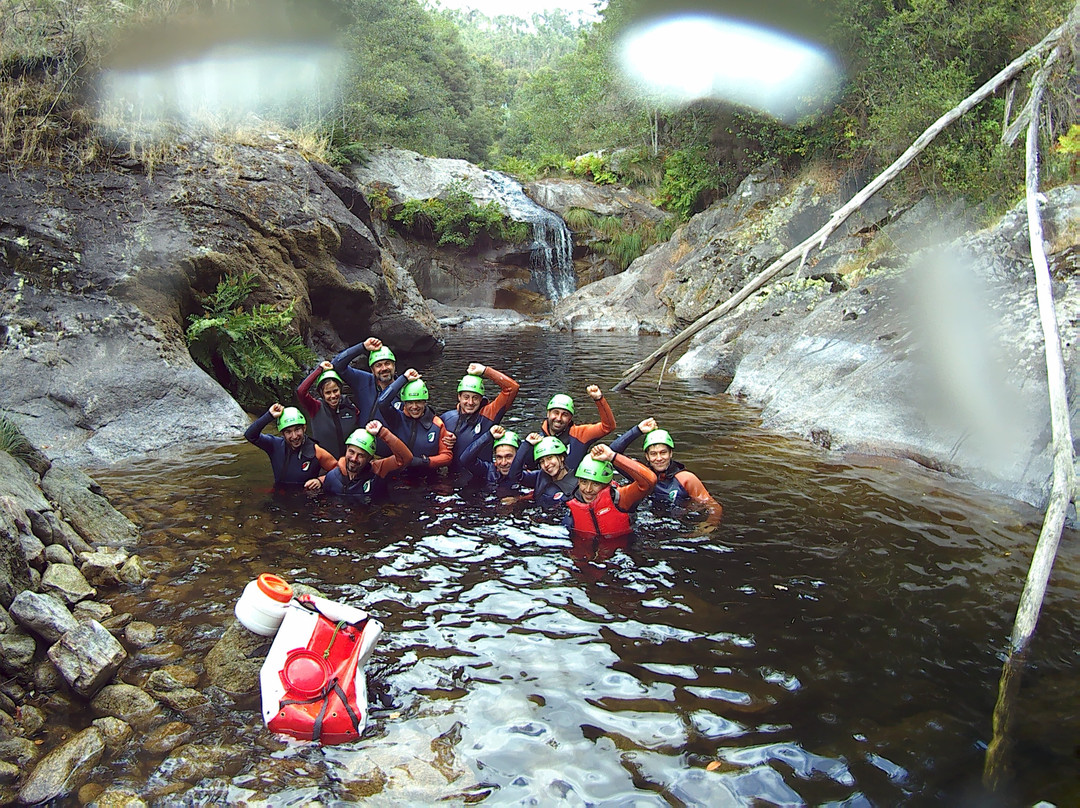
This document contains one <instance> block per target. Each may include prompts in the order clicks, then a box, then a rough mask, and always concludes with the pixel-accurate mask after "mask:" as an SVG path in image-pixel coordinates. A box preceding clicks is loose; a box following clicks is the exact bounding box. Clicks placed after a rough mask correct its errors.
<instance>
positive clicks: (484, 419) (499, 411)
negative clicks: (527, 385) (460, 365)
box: [442, 362, 521, 468]
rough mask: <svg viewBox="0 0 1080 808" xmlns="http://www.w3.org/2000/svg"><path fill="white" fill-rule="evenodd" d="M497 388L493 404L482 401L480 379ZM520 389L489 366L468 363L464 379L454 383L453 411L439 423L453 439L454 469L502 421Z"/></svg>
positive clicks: (461, 465) (481, 381) (481, 382)
mask: <svg viewBox="0 0 1080 808" xmlns="http://www.w3.org/2000/svg"><path fill="white" fill-rule="evenodd" d="M485 378H487V379H490V380H491V381H493V382H495V384H497V385H499V395H497V396H496V397H495V400H494V401H488V400H487V398H485V397H484V393H485V390H484V379H485ZM520 387H521V386H520V385H519V384H518V383H517V382H516V381H514V380H513V379H511V378H510V377H509V376H507V375H506V374H505V373H500V372H499V371H497V370H495V368H493V367H490V366H489V365H482V364H480V363H479V362H471V363H469V367H468V368H467V369H466V371H465V375H464V376H463V377H462V378H461V381H460V382H458V387H457V407H456V408H454V409H452V410H447V411H446V412H444V413H443V414H442V420H443V423H444V424H445V425H446V428H447V429H448V430H450V432H452V433H454V434H455V435H456V436H457V442H456V443H455V444H454V462H453V467H454V468H464V467H465V462H464V461H463V460H462V458H463V457H464V454H465V451H466V450H467V449H468V448H469V447H470V446H471V445H472V444H473V443H474V442H476V441H477V440H479V439H480V437H481V436H482V435H483V434H484V433H485V432H487V431H488V430H489V429H490V428H491V427H492V426H493V425H494V424H497V423H499V422H500V421H502V418H503V416H504V415H505V414H506V411H507V410H508V409H509V408H510V405H511V404H513V403H514V399H515V398H516V397H517V394H518V390H519V389H520Z"/></svg>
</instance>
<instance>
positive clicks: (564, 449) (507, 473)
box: [244, 337, 723, 541]
mask: <svg viewBox="0 0 1080 808" xmlns="http://www.w3.org/2000/svg"><path fill="white" fill-rule="evenodd" d="M365 351H366V352H367V354H368V357H367V359H368V368H369V370H368V371H364V370H360V369H358V368H354V367H352V364H351V363H352V362H353V360H354V359H356V358H358V357H359V356H360V355H361V354H362V353H364V352H365ZM396 369H397V368H396V357H395V356H394V353H393V352H392V351H391V350H390V349H389V348H388V347H387V346H385V345H384V344H383V343H382V341H381V340H379V339H378V338H376V337H369V338H368V339H366V340H364V341H363V342H362V343H358V344H357V345H354V346H352V347H351V348H348V349H347V350H345V351H342V352H341V353H339V354H338V355H337V356H335V357H334V358H333V360H331V361H328V362H323V363H321V364H320V365H319V366H318V367H316V368H315V370H313V371H312V372H311V373H310V374H309V375H308V376H307V378H305V379H304V380H303V382H301V383H300V386H299V387H298V388H297V391H296V392H297V397H298V399H299V403H300V408H297V407H283V406H282V405H281V404H280V403H275V404H273V405H272V406H271V407H270V408H269V409H268V410H267V411H266V412H265V413H264V414H263V415H262V416H260V417H259V418H257V419H256V420H255V421H254V422H252V424H251V425H250V426H249V427H248V429H247V430H246V431H245V433H244V436H245V437H246V438H247V439H248V440H249V441H251V442H252V443H254V444H255V445H256V446H258V447H259V448H260V449H262V450H263V451H265V452H266V453H267V454H268V455H269V457H270V464H271V467H272V468H273V472H274V482H275V484H276V485H282V486H303V487H304V488H307V489H309V490H322V491H324V492H326V493H329V494H335V495H340V496H343V497H348V498H350V499H353V500H354V501H358V502H362V503H371V502H378V501H381V500H383V499H385V498H386V497H387V495H388V493H389V484H388V481H389V480H390V478H391V477H392V476H393V475H406V476H408V477H412V478H421V479H423V478H431V477H433V476H435V475H438V474H439V473H440V471H439V470H440V469H442V468H443V467H447V468H449V469H450V470H451V471H452V472H455V473H456V472H461V473H466V472H467V473H468V474H470V475H471V476H472V477H473V478H476V479H478V480H480V481H482V482H484V483H486V484H488V485H489V486H490V487H491V488H492V489H494V490H495V491H496V492H498V493H500V494H502V495H503V502H504V503H507V504H510V503H514V502H519V501H532V502H533V503H535V504H536V505H537V506H539V507H540V508H543V509H545V510H548V511H556V512H557V513H558V514H559V515H560V516H561V520H562V522H563V524H564V525H566V527H567V528H569V529H570V530H571V535H572V536H574V537H576V539H582V538H587V539H592V540H599V539H603V540H616V541H617V540H620V539H624V538H625V537H628V536H629V534H630V532H631V530H632V518H633V514H634V511H635V510H636V509H637V507H638V505H639V504H641V503H642V502H645V501H646V500H649V501H651V503H652V505H653V508H654V509H656V508H663V509H669V508H671V507H686V506H688V505H689V506H692V507H695V508H700V509H702V510H704V511H705V520H706V524H707V525H709V526H714V525H716V524H718V523H719V521H720V518H721V514H722V513H723V509H722V507H721V506H720V503H718V502H717V501H716V500H715V499H713V497H712V496H710V494H709V492H708V491H707V490H706V488H705V486H704V485H703V484H702V482H701V480H700V479H698V477H697V476H696V475H694V474H693V473H692V472H689V471H687V470H686V468H685V467H684V466H683V465H682V464H681V463H678V462H677V461H675V460H674V458H673V452H674V449H675V442H674V441H673V440H672V437H671V435H670V433H668V432H667V431H666V430H663V429H660V428H659V427H658V425H657V423H656V421H655V420H654V419H652V418H646V419H645V420H643V421H642V422H641V423H639V424H637V425H636V426H634V427H633V428H631V429H630V430H628V431H627V432H625V433H623V434H622V435H620V436H619V437H617V438H616V439H615V440H614V441H612V442H611V443H610V444H604V443H598V441H599V440H600V439H601V438H603V437H605V436H607V435H609V434H610V433H611V432H613V431H614V429H615V426H616V424H615V416H614V414H613V413H612V411H611V407H610V406H609V404H608V402H607V400H606V399H605V398H604V394H603V392H602V391H601V390H600V388H599V387H597V386H596V385H589V386H588V387H587V388H586V393H587V394H588V395H589V397H590V398H591V399H592V400H593V403H594V404H595V405H596V409H597V411H598V412H599V415H600V420H599V421H598V422H596V423H586V424H579V423H576V422H575V420H574V417H575V414H576V410H575V405H574V400H573V398H571V397H570V396H569V395H567V394H565V393H558V394H556V395H554V396H552V397H551V399H550V400H549V401H548V404H547V415H546V417H545V418H544V421H543V422H542V423H541V424H540V427H539V429H538V430H537V431H535V432H531V433H529V434H527V435H526V436H525V437H524V438H522V437H520V436H519V435H518V434H517V433H515V432H513V431H511V430H508V429H506V428H504V427H503V426H502V425H501V424H500V421H502V419H503V416H504V415H505V414H506V411H507V410H508V409H509V407H510V405H511V404H512V403H513V402H514V399H515V398H516V397H517V394H518V390H519V389H520V386H519V385H518V383H517V382H516V381H514V380H513V379H512V378H510V377H509V376H507V375H506V374H505V373H502V372H500V371H498V370H496V369H495V368H492V367H490V366H487V365H482V364H480V363H478V362H473V363H471V364H470V365H469V366H468V368H467V369H466V373H465V375H464V376H463V377H462V378H461V381H460V382H458V386H457V406H456V407H455V408H454V409H452V410H448V411H446V412H444V413H443V414H442V415H437V414H436V413H435V411H434V410H433V409H432V407H431V405H430V403H429V401H430V394H429V391H428V388H427V385H426V384H425V382H424V380H423V378H422V377H421V375H420V373H418V372H417V371H416V370H415V369H413V368H409V369H408V370H406V371H405V372H404V373H402V374H401V375H396ZM485 379H487V380H490V381H491V382H493V383H494V384H496V385H497V386H498V388H499V393H498V395H497V396H496V397H495V398H494V399H493V400H489V399H488V398H487V391H486V389H485V385H484V380H485ZM346 385H347V386H348V387H349V388H350V390H351V391H352V398H350V397H349V396H348V395H346V394H345V389H344V388H345V386H346ZM312 390H314V391H315V395H313V394H312ZM271 421H275V422H276V426H277V429H278V433H279V434H278V435H277V436H273V435H264V434H263V430H264V429H265V428H266V427H267V426H268V425H269V424H270V422H271ZM643 436H644V453H645V462H644V463H641V462H639V461H637V460H633V459H631V458H630V457H628V456H627V455H626V454H625V452H626V451H627V449H628V448H629V447H630V446H631V445H632V444H633V443H634V442H635V441H637V440H638V439H639V438H641V437H643ZM616 472H619V473H620V474H622V475H623V476H625V477H626V479H627V480H628V481H629V482H627V483H626V484H623V485H620V484H617V483H616V482H615V473H616ZM526 491H527V493H522V492H526Z"/></svg>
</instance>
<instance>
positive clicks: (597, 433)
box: [570, 384, 616, 443]
mask: <svg viewBox="0 0 1080 808" xmlns="http://www.w3.org/2000/svg"><path fill="white" fill-rule="evenodd" d="M585 389H586V391H587V392H588V394H589V397H590V398H591V399H592V400H593V401H595V402H596V409H597V411H598V412H599V413H600V423H598V424H575V425H574V426H572V427H570V434H571V435H573V436H574V437H575V438H577V439H578V440H579V441H581V442H582V443H590V442H592V441H594V440H599V439H600V438H602V437H604V435H610V434H611V432H612V431H613V430H614V429H615V426H616V424H615V413H613V412H612V411H611V405H610V404H608V402H607V399H606V398H604V394H603V393H602V392H601V390H600V388H599V387H597V386H596V385H595V384H590V385H589V386H588V387H587V388H585Z"/></svg>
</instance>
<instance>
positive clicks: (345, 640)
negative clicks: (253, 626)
mask: <svg viewBox="0 0 1080 808" xmlns="http://www.w3.org/2000/svg"><path fill="white" fill-rule="evenodd" d="M381 632H382V626H380V625H379V623H378V622H377V621H376V620H373V619H371V618H369V617H368V616H367V614H366V613H365V612H363V611H361V610H360V609H356V608H353V607H351V606H348V605H346V604H341V603H334V602H333V601H327V600H324V599H323V598H315V597H310V596H306V595H305V596H301V597H300V598H298V599H296V600H294V601H292V602H291V603H290V604H289V608H288V609H287V610H286V612H285V619H284V620H283V621H282V623H281V628H280V629H278V633H277V636H276V637H275V638H274V643H273V645H272V646H271V647H270V652H269V653H268V654H267V656H266V662H264V663H263V667H262V672H261V674H260V679H261V683H262V697H263V705H262V706H263V720H264V721H265V722H266V726H267V728H268V729H269V730H270V731H271V732H280V733H282V734H284V735H291V736H292V737H294V738H298V739H300V740H304V741H318V742H319V743H322V744H337V743H347V742H348V741H355V740H356V739H357V738H359V737H360V734H361V733H362V732H363V731H364V725H365V723H366V722H367V680H366V678H365V676H364V669H363V665H364V663H365V662H366V661H367V659H368V657H370V656H371V652H372V650H373V649H374V645H375V640H376V639H377V638H378V636H379V634H380V633H381Z"/></svg>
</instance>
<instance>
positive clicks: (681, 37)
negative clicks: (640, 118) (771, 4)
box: [618, 14, 842, 122]
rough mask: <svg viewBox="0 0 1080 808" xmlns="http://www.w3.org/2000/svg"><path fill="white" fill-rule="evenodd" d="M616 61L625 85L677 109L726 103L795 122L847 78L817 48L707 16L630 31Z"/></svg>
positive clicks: (644, 25)
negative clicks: (699, 103)
mask: <svg viewBox="0 0 1080 808" xmlns="http://www.w3.org/2000/svg"><path fill="white" fill-rule="evenodd" d="M618 58H619V64H620V67H621V69H622V71H623V75H624V76H625V78H626V80H627V81H629V82H630V84H631V85H632V86H633V87H634V88H635V90H636V91H637V92H639V93H640V94H642V95H643V96H646V97H649V98H653V99H655V100H658V101H664V102H668V103H675V104H684V103H689V102H691V101H697V100H701V99H713V100H721V101H728V102H730V103H733V104H741V105H745V106H749V107H753V108H754V109H757V110H759V111H762V112H765V113H767V114H769V115H772V116H774V117H776V118H779V119H781V120H784V121H789V122H790V121H794V120H796V119H797V118H799V117H800V116H802V115H805V114H809V113H810V112H813V111H815V110H816V109H819V108H820V107H821V106H822V105H824V104H825V103H826V102H827V100H828V98H829V96H830V95H831V94H832V93H833V91H834V90H835V89H836V88H837V87H838V86H839V84H840V81H841V78H842V76H841V71H840V69H839V68H838V66H837V65H836V62H835V61H834V59H833V58H832V56H831V55H830V54H829V53H828V51H826V50H825V49H823V48H821V47H819V46H816V45H813V44H811V43H809V42H807V41H805V40H801V39H798V38H796V37H794V36H790V35H788V34H784V33H782V32H779V31H777V30H774V29H771V28H767V27H764V26H759V25H751V24H749V23H745V22H740V21H737V20H733V19H728V18H724V17H719V16H714V15H703V14H687V15H679V16H675V17H666V18H663V19H659V20H651V21H648V22H643V23H639V24H638V25H635V26H633V27H631V28H629V29H628V30H627V32H626V33H625V35H624V36H623V37H622V39H621V40H620V43H619V47H618Z"/></svg>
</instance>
